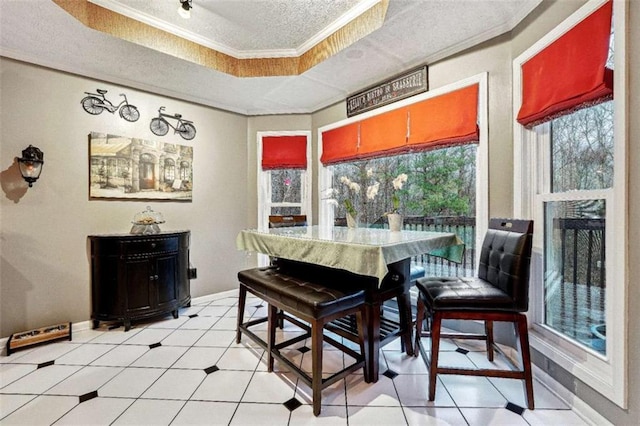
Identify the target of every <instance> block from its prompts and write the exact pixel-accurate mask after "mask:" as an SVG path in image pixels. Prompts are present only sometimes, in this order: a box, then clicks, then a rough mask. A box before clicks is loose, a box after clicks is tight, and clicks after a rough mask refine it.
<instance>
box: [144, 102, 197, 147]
mask: <svg viewBox="0 0 640 426" xmlns="http://www.w3.org/2000/svg"><path fill="white" fill-rule="evenodd" d="M162 111H164V107H163V106H161V107H160V108H159V109H158V116H157V117H155V118H152V119H151V123H150V124H149V128H150V129H151V132H152V133H153V134H154V135H157V136H164V135H166V134H167V133H168V132H169V127H171V128H172V129H173V133H174V134H176V133H177V134H179V135H180V136H182V138H183V139H185V140H188V141H190V140H191V139H193V138H195V137H196V127H195V126H194V125H193V121H189V120H185V119H183V118H182V114H177V113H176V114H173V115H171V114H165V113H164V112H162ZM167 119H171V120H175V121H176V123H175V125H173V124H171V123H170V122H169V120H167Z"/></svg>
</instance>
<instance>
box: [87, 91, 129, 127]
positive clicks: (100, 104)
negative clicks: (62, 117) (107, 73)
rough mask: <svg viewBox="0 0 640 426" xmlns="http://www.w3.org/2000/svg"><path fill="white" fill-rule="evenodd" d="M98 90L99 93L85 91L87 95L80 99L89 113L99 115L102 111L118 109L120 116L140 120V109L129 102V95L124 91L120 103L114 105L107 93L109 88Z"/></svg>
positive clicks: (112, 111)
mask: <svg viewBox="0 0 640 426" xmlns="http://www.w3.org/2000/svg"><path fill="white" fill-rule="evenodd" d="M96 92H98V93H91V92H84V93H85V95H87V96H85V97H84V98H82V100H81V101H80V104H81V105H82V109H84V110H85V111H86V112H88V113H89V114H91V115H99V114H102V111H107V112H110V113H111V114H114V113H115V112H116V111H118V114H119V115H120V117H122V118H124V119H125V120H127V121H129V122H134V121H138V119H139V118H140V111H138V108H136V107H135V106H133V105H131V104H130V103H129V101H128V100H127V95H125V94H124V93H120V96H122V97H123V99H122V100H121V101H120V103H119V104H118V105H114V104H113V103H112V102H111V101H110V100H109V99H107V97H106V94H107V92H108V91H107V90H104V89H97V90H96Z"/></svg>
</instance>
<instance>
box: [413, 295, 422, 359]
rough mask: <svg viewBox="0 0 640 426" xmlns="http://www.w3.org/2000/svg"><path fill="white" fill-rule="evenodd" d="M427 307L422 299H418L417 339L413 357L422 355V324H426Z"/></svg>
mask: <svg viewBox="0 0 640 426" xmlns="http://www.w3.org/2000/svg"><path fill="white" fill-rule="evenodd" d="M424 312H425V306H424V302H423V301H422V299H420V298H419V297H418V303H417V312H416V338H415V345H414V346H413V356H418V353H420V337H421V336H422V323H423V322H424Z"/></svg>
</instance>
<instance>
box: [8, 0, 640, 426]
mask: <svg viewBox="0 0 640 426" xmlns="http://www.w3.org/2000/svg"><path fill="white" fill-rule="evenodd" d="M583 3H584V1H582V0H560V1H545V2H544V3H543V4H542V5H541V6H540V7H539V8H537V9H536V10H535V11H534V12H533V13H532V15H531V16H530V17H528V18H527V19H526V20H525V21H524V22H523V23H522V24H521V25H519V26H518V27H517V28H516V29H515V30H514V31H513V32H512V34H509V35H504V36H501V37H497V38H495V39H493V40H491V41H489V42H487V43H484V44H482V45H480V46H478V47H476V48H473V49H469V50H468V51H466V52H463V53H461V54H458V55H456V56H455V57H452V58H448V59H446V60H442V61H440V62H438V63H435V64H431V65H430V67H429V74H430V77H429V80H430V86H431V87H432V88H437V87H441V86H443V85H445V84H448V83H451V82H454V81H457V80H460V79H463V78H466V77H469V76H471V75H475V74H477V73H480V72H484V71H488V72H489V85H488V88H489V153H490V154H489V156H490V158H489V168H490V171H489V174H490V194H489V210H490V211H489V214H490V215H492V216H500V215H511V214H512V209H513V200H512V198H513V185H512V176H513V164H512V158H513V141H512V120H513V117H512V109H511V108H512V107H511V66H512V60H513V58H515V57H516V56H518V55H519V54H520V53H521V52H522V51H524V50H525V49H527V48H528V47H529V46H531V45H532V44H533V43H534V42H535V41H536V40H538V39H539V38H540V37H541V36H542V35H544V34H546V33H547V32H548V31H549V30H550V29H552V28H553V27H555V26H556V25H557V24H559V23H560V22H561V21H562V20H564V19H565V18H566V17H567V16H569V15H570V14H571V13H572V12H573V11H575V10H577V9H578V8H579V7H580V6H581V5H582V4H583ZM628 29H629V31H630V32H629V34H628V49H629V62H628V66H629V70H637V69H640V45H639V44H638V43H634V42H633V41H634V40H640V2H639V1H631V2H629V23H628ZM0 67H1V69H2V80H1V86H0V91H1V93H2V99H1V108H2V122H1V126H2V127H1V129H0V160H1V164H0V165H1V173H2V176H1V178H0V182H1V184H2V190H3V193H2V195H3V197H2V201H1V204H0V221H1V231H2V234H1V241H0V255H1V261H2V264H1V268H2V269H1V271H0V308H1V312H0V336H7V335H8V334H10V333H11V332H14V331H19V330H24V329H28V328H30V327H36V326H41V325H47V324H51V323H56V322H61V321H66V320H69V321H84V320H87V319H88V318H89V315H90V312H89V310H90V292H89V276H88V273H89V272H88V258H87V251H86V236H87V235H88V234H91V233H99V232H127V231H128V229H129V227H130V223H129V222H130V220H131V218H132V216H133V214H134V213H136V212H138V211H140V210H142V209H143V208H144V206H145V205H147V204H148V203H145V202H137V203H133V202H111V201H110V202H106V201H100V202H97V201H88V200H87V155H88V154H87V141H86V135H87V134H88V132H90V131H92V130H95V131H105V132H110V133H115V134H122V135H140V134H142V135H146V136H143V137H145V138H150V139H151V138H152V137H153V135H152V134H151V133H150V132H149V131H148V130H147V129H148V120H149V116H148V115H146V114H145V115H143V116H142V118H141V119H140V122H139V123H136V124H135V125H131V124H128V123H124V122H123V121H122V120H120V119H119V118H117V117H114V116H111V115H106V114H105V113H103V115H102V116H98V117H91V116H89V115H88V114H86V113H84V112H83V111H82V110H81V108H80V105H79V100H80V98H81V96H82V93H83V92H84V91H85V90H94V89H95V88H96V87H102V86H105V87H104V88H107V89H110V90H111V91H112V92H115V93H119V92H118V90H120V89H121V88H119V87H116V86H113V85H108V84H102V83H97V82H95V81H92V80H88V79H83V78H80V77H75V76H70V75H66V74H63V73H59V72H54V71H50V70H45V69H41V68H38V67H34V66H30V65H24V64H21V63H18V62H14V61H10V60H4V59H3V60H2V62H0ZM398 71H400V70H398ZM628 75H629V88H630V90H629V93H628V94H627V95H628V97H629V110H630V111H640V74H639V73H637V72H629V73H628ZM122 91H125V92H126V93H128V94H131V95H130V98H131V100H132V101H133V96H134V94H135V95H136V98H137V99H141V101H140V102H137V104H138V106H139V107H140V109H141V110H142V111H147V114H149V113H150V112H149V111H151V112H152V111H153V110H154V109H157V106H158V105H159V103H162V104H166V105H167V107H168V109H170V110H174V109H175V111H176V112H177V111H180V112H182V113H183V114H184V115H185V116H186V117H191V118H193V119H194V121H195V124H196V125H197V127H198V136H197V137H196V139H195V140H194V141H193V146H194V152H195V157H196V161H195V163H194V168H195V178H194V183H195V190H194V202H193V203H151V205H152V207H153V208H155V209H156V210H159V211H161V212H162V213H164V215H165V218H166V219H167V223H166V224H165V225H164V229H184V228H188V229H191V230H192V232H193V242H192V256H191V258H192V263H193V264H194V266H196V267H197V268H198V279H197V280H194V281H192V294H193V295H194V296H200V295H205V294H209V293H215V292H218V291H222V290H225V289H229V288H233V287H235V272H236V271H237V270H238V269H240V268H241V267H243V266H245V265H246V264H247V263H248V262H249V261H248V260H247V259H248V258H247V257H246V256H245V255H244V254H240V253H238V252H237V251H236V250H235V244H234V239H235V235H236V234H237V231H238V230H239V229H241V228H243V227H247V226H254V225H255V224H256V210H257V205H256V202H257V195H256V194H257V190H256V181H257V176H256V170H257V159H256V149H255V147H256V140H255V135H256V132H257V131H261V130H263V131H267V130H304V129H310V130H312V138H313V143H314V146H313V151H312V152H313V160H314V162H315V161H317V129H318V128H319V127H322V126H324V125H327V124H330V123H333V122H335V121H338V120H341V119H344V118H346V113H345V106H344V103H343V102H341V103H338V104H335V105H333V106H331V107H328V108H325V109H323V110H322V111H318V112H316V113H314V114H311V115H299V116H286V117H282V116H264V117H252V118H245V117H241V116H238V115H235V114H230V113H225V112H221V111H217V110H213V109H210V108H204V107H200V106H197V105H193V104H189V103H184V102H179V101H176V100H169V99H165V98H161V97H157V96H154V95H150V94H146V93H142V92H138V91H135V90H133V89H124V88H123V89H122ZM616 96H619V95H616ZM169 106H171V108H169ZM636 115H637V114H636ZM633 118H634V115H633V114H631V116H630V119H629V120H628V122H629V123H630V125H629V129H628V130H629V134H628V141H629V149H628V162H629V172H630V174H629V234H628V238H629V277H632V278H633V277H637V276H640V247H639V244H638V243H637V241H639V240H640V220H638V219H639V218H638V217H637V216H638V215H639V213H638V212H639V211H640V184H638V182H640V168H638V167H637V165H638V164H640V145H639V144H638V143H637V141H640V120H635V119H633ZM176 142H177V143H180V140H179V139H178V140H176ZM29 143H33V144H34V145H37V146H39V147H40V148H42V149H43V151H44V152H45V161H46V163H45V167H44V171H43V175H42V180H41V181H39V182H37V183H36V184H35V186H34V188H32V189H30V190H28V191H26V192H24V190H23V189H21V188H18V189H14V188H13V186H14V185H15V183H16V182H17V183H18V184H19V185H22V183H21V182H20V179H19V178H16V173H17V172H16V170H15V165H13V157H14V156H16V155H19V154H20V151H21V150H22V149H23V148H24V147H26V146H27V145H28V144H29ZM313 173H314V176H316V173H317V170H316V169H314V172H313ZM199 182H201V184H200V183H199ZM314 182H317V178H315V177H314ZM238 188H240V191H244V188H246V193H244V194H239V190H238ZM314 191H316V188H315V185H314ZM8 193H18V194H19V195H20V197H19V198H17V199H15V200H13V199H10V198H9V196H8V195H7V194H8ZM314 200H317V193H315V192H314ZM315 204H316V203H314V205H315ZM314 209H317V206H314ZM239 212H243V213H242V214H238V213H239ZM314 217H317V210H316V211H314ZM614 284H615V283H614ZM628 314H629V318H631V319H635V318H637V317H640V286H639V285H636V283H635V281H634V280H633V279H632V280H631V283H630V285H629V295H628ZM628 327H629V329H628V339H629V341H628V347H629V348H630V351H629V363H628V371H629V374H628V382H629V395H630V398H629V408H628V410H622V409H620V408H618V407H617V406H615V405H614V404H612V403H610V402H609V401H608V400H607V399H605V398H603V397H602V396H601V395H600V394H598V393H597V392H596V391H595V390H593V389H591V388H589V387H587V386H585V385H584V384H582V383H580V382H578V381H576V380H575V379H573V378H572V376H571V375H570V373H568V372H558V373H557V378H558V379H559V380H561V382H562V383H564V384H565V385H566V386H567V387H568V388H569V389H571V390H572V391H575V393H576V395H577V396H578V397H579V398H581V399H583V400H584V401H585V402H586V403H587V404H588V405H589V406H591V407H593V408H594V409H596V410H597V411H599V412H600V413H602V414H603V415H604V416H605V417H606V418H607V419H608V420H610V421H611V422H612V423H614V424H617V425H627V424H629V425H630V424H636V423H637V419H638V418H640V398H638V397H637V396H638V395H640V352H638V351H636V350H635V348H638V347H640V326H639V325H638V323H637V321H635V320H631V321H629V324H628Z"/></svg>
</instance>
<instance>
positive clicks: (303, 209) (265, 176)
mask: <svg viewBox="0 0 640 426" xmlns="http://www.w3.org/2000/svg"><path fill="white" fill-rule="evenodd" d="M268 136H306V138H307V151H306V155H307V168H306V169H304V170H303V172H302V174H301V183H300V185H301V191H302V194H301V202H300V203H290V202H286V203H273V202H272V201H271V180H270V179H269V177H270V170H262V161H261V159H262V138H264V137H268ZM256 139H257V142H258V143H257V145H258V157H257V158H258V161H257V163H258V166H257V167H258V173H257V176H258V229H262V230H264V229H267V228H268V227H269V215H270V214H271V208H272V207H297V206H300V213H301V214H305V215H307V223H312V220H313V218H312V209H311V200H312V198H311V180H312V176H311V131H309V130H297V131H267V132H264V131H261V132H257V133H256Z"/></svg>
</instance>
